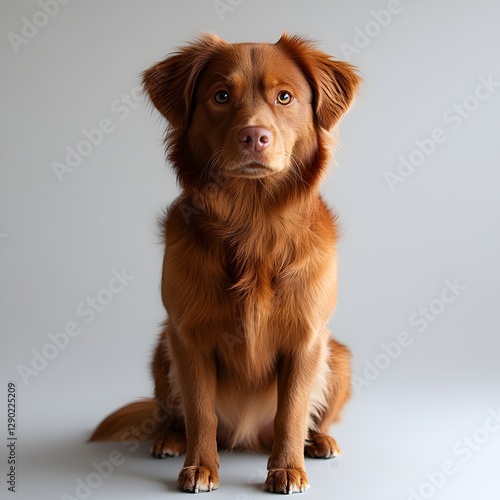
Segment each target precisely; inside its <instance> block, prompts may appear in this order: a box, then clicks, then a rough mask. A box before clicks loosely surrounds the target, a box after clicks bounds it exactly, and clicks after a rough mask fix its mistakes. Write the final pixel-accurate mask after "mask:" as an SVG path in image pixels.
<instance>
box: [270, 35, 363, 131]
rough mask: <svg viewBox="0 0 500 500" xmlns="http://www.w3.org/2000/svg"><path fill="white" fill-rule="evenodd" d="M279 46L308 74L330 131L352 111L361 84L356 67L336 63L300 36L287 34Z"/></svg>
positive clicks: (323, 121) (318, 111)
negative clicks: (351, 106)
mask: <svg viewBox="0 0 500 500" xmlns="http://www.w3.org/2000/svg"><path fill="white" fill-rule="evenodd" d="M276 45H277V46H278V47H281V48H282V49H283V50H285V51H286V52H287V53H288V54H290V55H291V56H292V57H293V60H294V61H295V62H296V63H297V64H298V65H299V67H300V69H301V70H302V71H303V72H304V74H305V76H306V78H307V79H308V81H309V84H310V85H311V88H312V91H313V94H314V111H315V114H316V117H317V120H318V123H319V125H320V126H321V127H323V128H325V129H327V130H330V129H331V128H333V126H334V125H335V124H336V123H337V122H338V121H339V120H340V117H341V116H342V115H343V114H344V113H345V112H346V111H347V110H348V109H349V106H350V105H351V104H352V101H353V100H354V96H355V94H356V90H357V88H358V86H359V84H360V83H361V79H360V77H359V76H358V75H357V74H356V69H355V67H354V66H352V65H351V64H349V63H346V62H342V61H335V60H333V59H332V58H331V57H330V56H329V55H328V54H325V53H324V52H321V51H320V50H318V49H316V48H315V47H314V45H313V43H312V42H310V41H308V40H305V39H303V38H301V37H298V36H292V37H290V36H288V35H286V34H284V35H283V36H282V37H281V38H280V39H279V41H278V42H277V44H276Z"/></svg>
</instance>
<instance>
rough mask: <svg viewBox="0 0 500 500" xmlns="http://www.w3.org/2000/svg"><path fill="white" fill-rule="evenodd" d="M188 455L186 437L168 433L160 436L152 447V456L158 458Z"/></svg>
mask: <svg viewBox="0 0 500 500" xmlns="http://www.w3.org/2000/svg"><path fill="white" fill-rule="evenodd" d="M184 453H186V436H185V435H184V434H181V433H175V432H172V433H170V432H168V433H164V432H162V433H161V434H158V435H157V436H156V437H155V439H154V441H153V444H152V445H151V455H153V457H156V458H165V457H178V456H179V455H183V454H184Z"/></svg>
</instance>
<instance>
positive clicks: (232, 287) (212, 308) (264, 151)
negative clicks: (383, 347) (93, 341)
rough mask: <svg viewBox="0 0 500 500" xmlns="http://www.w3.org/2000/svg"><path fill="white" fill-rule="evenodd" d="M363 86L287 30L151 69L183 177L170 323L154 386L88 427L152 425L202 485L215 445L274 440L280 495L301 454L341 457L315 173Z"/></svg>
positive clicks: (323, 228) (330, 250)
mask: <svg viewBox="0 0 500 500" xmlns="http://www.w3.org/2000/svg"><path fill="white" fill-rule="evenodd" d="M358 83H359V80H358V77H357V76H356V74H355V73H354V71H353V68H352V67H351V66H350V65H348V64H347V63H343V62H339V61H334V60H332V59H331V58H330V57H329V56H328V55H326V54H324V53H322V52H320V51H319V50H317V49H316V48H315V47H314V46H313V45H312V44H311V43H310V42H308V41H305V40H303V39H301V38H298V37H289V36H287V35H283V36H282V38H281V39H280V40H279V41H278V42H277V43H276V44H274V45H272V44H228V43H226V42H224V41H223V40H221V39H220V38H218V37H217V36H213V35H206V36H204V37H202V38H201V39H200V40H198V41H196V42H195V43H193V44H191V45H189V46H187V47H184V48H182V49H181V50H180V51H179V52H178V53H176V54H174V55H172V56H170V57H168V58H167V59H166V60H164V61H162V62H160V63H158V64H156V65H155V66H153V67H152V68H150V69H149V70H147V71H146V72H145V73H144V87H145V90H146V91H147V93H148V95H149V97H150V99H151V101H152V102H153V104H154V105H155V106H156V108H157V109H158V110H159V111H160V112H161V113H162V114H163V115H164V116H165V118H166V119H167V120H168V122H169V123H170V128H169V130H168V133H167V137H166V147H167V153H168V157H169V159H170V161H171V163H172V165H173V168H174V169H175V171H176V173H177V176H178V179H179V183H180V185H181V187H182V189H183V191H182V194H181V196H180V197H179V198H178V199H177V200H176V201H175V202H174V203H173V205H172V206H171V207H170V209H169V211H168V214H167V215H166V217H165V218H164V220H163V231H164V234H165V243H166V249H165V257H164V262H163V281H162V299H163V303H164V305H165V308H166V310H167V313H168V320H167V322H166V323H165V327H164V329H163V333H162V335H161V337H160V340H159V343H158V347H157V350H156V353H155V356H154V359H153V374H154V380H155V398H154V399H150V400H144V401H141V402H137V403H133V404H131V405H128V406H126V407H124V408H122V409H120V410H118V411H117V412H115V413H114V414H112V415H110V416H109V417H108V418H107V419H106V420H105V421H104V422H102V423H101V425H100V426H99V427H98V428H97V429H96V431H95V433H94V435H93V436H92V438H91V439H95V440H115V439H122V440H127V439H130V438H131V437H132V436H135V437H136V438H140V439H146V438H149V437H152V438H154V442H153V447H152V453H153V455H155V456H157V457H164V456H167V455H178V454H181V453H186V460H185V463H184V467H183V469H182V470H181V472H180V475H179V479H178V487H179V488H180V489H181V490H185V491H196V492H197V491H207V490H211V489H215V488H217V487H218V485H219V479H218V467H219V457H218V453H217V446H218V445H219V446H221V447H228V448H239V449H245V448H246V449H254V450H262V449H269V450H270V451H271V455H270V458H269V461H268V469H269V473H268V477H267V480H266V488H267V489H268V490H270V491H275V492H286V493H288V492H294V491H303V490H304V489H306V488H307V487H308V480H307V475H306V472H305V470H304V453H305V454H306V455H308V456H312V457H322V458H329V457H332V456H335V455H336V454H337V453H339V451H340V450H339V448H338V446H337V444H336V443H335V441H334V440H333V439H332V438H331V437H330V436H329V435H328V427H329V425H330V424H331V423H332V422H334V421H335V420H336V419H337V417H338V414H339V411H340V409H341V408H342V406H343V404H344V403H345V401H346V400H347V399H348V397H349V393H350V361H349V358H350V353H349V351H348V349H347V348H346V347H345V346H343V345H342V344H340V343H339V342H337V341H335V340H333V339H332V338H331V337H330V334H329V332H328V331H327V329H326V328H325V325H326V323H327V321H328V319H329V317H330V315H331V314H332V312H333V309H334V306H335V302H336V295H337V290H336V286H337V285H336V253H335V243H336V240H337V230H336V224H335V216H334V215H332V213H331V212H330V211H329V209H328V208H327V207H326V205H325V203H324V202H323V200H322V198H321V196H320V194H319V183H320V180H321V178H322V175H323V173H324V172H325V169H326V168H327V166H328V162H329V159H330V156H329V155H330V149H331V137H330V133H329V132H330V130H331V129H332V128H333V127H334V126H335V124H336V123H337V122H338V120H339V118H340V117H341V116H342V114H343V113H344V112H345V111H346V110H347V109H348V107H349V105H350V104H351V102H352V100H353V97H354V94H355V91H356V88H357V86H358ZM249 127H250V128H249ZM145 419H146V420H145ZM146 421H147V422H148V425H142V423H143V422H144V423H145V422H146Z"/></svg>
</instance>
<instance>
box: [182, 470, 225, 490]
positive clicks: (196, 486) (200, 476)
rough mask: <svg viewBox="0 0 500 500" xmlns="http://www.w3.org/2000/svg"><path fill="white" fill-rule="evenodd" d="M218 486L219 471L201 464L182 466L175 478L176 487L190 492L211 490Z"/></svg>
mask: <svg viewBox="0 0 500 500" xmlns="http://www.w3.org/2000/svg"><path fill="white" fill-rule="evenodd" d="M218 487H219V473H218V472H217V469H216V468H212V467H205V466H203V465H199V466H196V465H192V466H189V467H183V468H182V469H181V471H180V473H179V478H178V480H177V488H179V489H180V490H182V491H188V492H190V493H199V492H201V491H212V490H216V489H217V488H218Z"/></svg>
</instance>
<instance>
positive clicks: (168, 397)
mask: <svg viewBox="0 0 500 500" xmlns="http://www.w3.org/2000/svg"><path fill="white" fill-rule="evenodd" d="M167 329H168V325H166V326H165V329H164V331H163V332H162V334H161V336H160V340H159V342H158V345H157V347H156V351H155V354H154V356H153V362H152V369H153V377H154V381H155V398H156V403H157V411H158V414H159V415H160V418H159V419H158V420H159V421H160V422H161V424H159V426H158V432H157V433H156V434H155V436H154V441H153V445H152V446H151V454H152V455H153V456H154V457H156V458H164V457H169V456H171V457H177V456H179V455H183V454H184V453H185V452H186V427H185V424H184V416H183V412H182V404H181V400H180V394H179V391H176V390H175V387H174V386H175V375H174V373H173V371H172V361H171V357H170V352H169V347H168V341H167Z"/></svg>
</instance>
